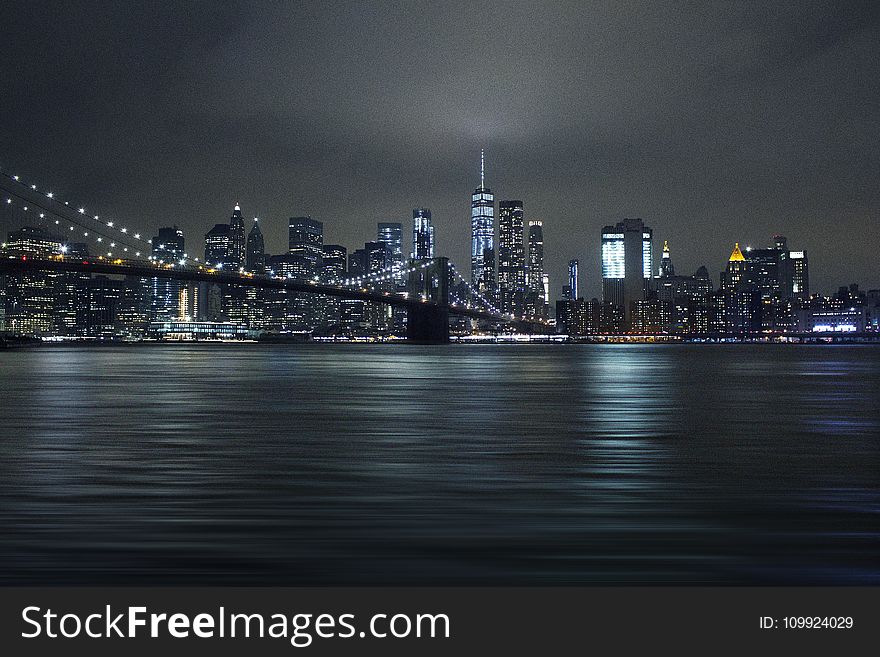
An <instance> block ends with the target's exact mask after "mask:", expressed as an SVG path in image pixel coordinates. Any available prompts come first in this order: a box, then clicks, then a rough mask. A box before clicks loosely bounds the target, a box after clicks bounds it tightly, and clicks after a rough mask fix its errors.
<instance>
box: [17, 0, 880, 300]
mask: <svg viewBox="0 0 880 657" xmlns="http://www.w3.org/2000/svg"><path fill="white" fill-rule="evenodd" d="M0 24H2V39H0V53H2V55H0V56H2V58H3V61H2V66H0V98H2V102H0V120H2V122H0V125H2V132H0V167H2V168H3V169H4V170H7V171H11V170H13V169H14V170H15V171H14V172H15V173H18V174H19V175H21V176H22V177H23V178H28V179H30V180H32V181H33V182H35V183H37V184H38V185H40V186H41V187H43V186H50V187H53V188H54V189H55V191H56V192H57V193H58V194H59V195H60V196H62V197H64V198H69V199H70V200H71V201H75V202H76V203H77V204H82V205H85V206H86V207H88V208H89V209H90V210H92V211H94V212H95V213H99V214H101V215H103V216H108V217H110V216H112V217H116V218H118V219H120V220H123V221H125V222H127V223H129V224H130V225H135V224H136V225H138V227H139V228H141V227H142V228H143V229H149V231H154V230H155V229H156V228H158V227H159V226H160V225H169V224H171V223H177V224H178V225H180V226H181V227H182V228H183V229H184V231H185V234H186V238H187V247H188V250H189V251H190V252H191V253H195V254H201V252H202V250H203V236H204V233H205V232H206V231H207V230H208V229H209V228H210V227H211V226H212V225H213V224H214V223H216V222H220V221H228V217H229V215H230V214H231V209H232V206H233V204H234V203H235V202H240V203H241V205H242V209H243V211H244V213H245V215H246V216H248V217H252V216H254V215H256V216H259V217H260V218H261V220H262V222H263V228H264V232H265V233H266V236H267V250H268V251H269V252H272V253H278V252H281V251H283V250H285V249H286V226H287V218H288V217H289V216H298V215H305V214H310V215H312V216H313V217H314V218H316V219H319V220H322V221H323V222H324V234H325V242H327V243H342V244H344V245H346V246H347V247H349V248H355V247H358V246H360V245H362V244H363V242H364V241H366V240H371V239H375V231H376V222H377V221H401V222H403V223H404V225H405V226H406V228H405V233H404V235H405V239H406V240H409V239H410V228H411V227H410V225H409V224H410V223H411V216H412V208H413V207H415V206H427V207H430V208H431V209H432V211H433V215H434V221H435V226H436V233H437V242H438V252H439V254H443V255H449V256H450V257H451V258H452V260H453V261H455V262H456V263H460V267H461V268H462V269H467V267H468V263H469V240H470V194H471V192H472V190H473V188H474V187H475V186H476V185H477V184H478V182H479V152H480V147H484V148H485V149H486V168H487V172H486V176H487V184H488V186H490V187H491V188H492V190H493V191H494V192H495V195H496V200H499V199H505V198H507V199H522V200H523V202H524V204H525V212H526V219H527V220H528V219H542V220H543V221H544V230H545V241H546V252H547V265H548V270H549V272H550V274H551V285H552V293H553V296H554V298H555V297H556V296H557V295H558V293H559V289H560V287H561V285H562V284H563V282H564V280H563V278H564V273H565V268H566V265H567V262H568V260H569V258H572V257H576V258H579V259H580V260H581V263H582V264H581V270H582V285H583V286H584V288H585V291H586V293H587V294H588V295H598V294H599V293H600V287H601V286H600V282H601V279H600V275H601V274H600V268H599V234H600V230H601V228H602V226H603V225H605V224H608V223H614V222H616V221H619V220H620V219H621V218H623V217H642V218H643V219H644V220H645V222H646V223H647V224H648V225H650V226H652V227H653V228H654V231H655V232H654V234H655V240H656V254H655V255H656V257H659V250H660V245H662V240H664V239H668V240H669V242H670V244H671V246H672V254H673V259H674V262H675V265H676V269H677V270H678V272H679V273H693V271H694V270H695V269H696V268H697V267H698V266H699V265H701V264H705V265H706V266H707V267H708V268H709V271H710V272H711V274H712V278H713V282H714V283H715V284H716V285H717V284H718V272H719V271H720V270H721V269H722V268H723V267H724V265H725V263H726V260H727V257H728V256H729V254H730V251H731V249H732V247H733V243H734V242H735V241H740V242H741V243H743V245H749V244H750V245H755V246H761V245H766V244H768V243H770V241H771V238H772V235H773V234H774V233H777V232H779V233H783V234H785V235H786V236H788V239H789V244H790V246H791V248H792V249H796V250H799V249H806V250H807V251H808V254H809V257H810V267H811V272H810V275H811V278H812V283H813V287H814V288H819V289H821V290H823V291H826V292H827V291H830V290H832V288H836V287H837V286H838V285H842V284H847V283H850V282H859V283H860V284H861V285H862V286H863V287H865V288H868V287H877V286H878V285H880V273H878V265H877V263H878V258H877V254H878V251H880V226H878V212H880V193H878V182H880V148H878V147H880V93H878V92H880V88H878V87H880V76H878V74H880V57H878V52H880V47H878V44H880V2H864V3H859V2H829V3H808V2H792V3H783V2H769V3H764V2H755V3H744V4H739V3H732V2H730V3H728V2H724V3H722V2H719V3H708V4H706V3H698V2H678V3H676V2H668V3H663V2H632V3H627V2H621V1H619V0H615V1H614V2H610V1H609V2H606V3H599V4H588V3H586V2H583V1H582V0H579V1H576V2H569V3H549V2H537V1H535V2H530V3H525V2H524V3H518V2H510V3H507V2H488V1H482V2H478V3H474V2H461V3H459V2H445V1H437V2H416V1H411V2H399V3H392V2H378V1H376V2H363V3H343V2H328V1H326V0H325V1H324V2H314V3H313V2H273V3H258V2H247V3H235V2H219V1H208V2H182V1H178V2H173V3H167V4H161V3H152V2H150V3H133V2H118V3H110V2H106V3H98V2H89V3H86V2H65V3H46V2H35V1H32V0H29V1H20V2H13V1H11V0H8V1H7V2H4V3H3V4H2V7H0Z"/></svg>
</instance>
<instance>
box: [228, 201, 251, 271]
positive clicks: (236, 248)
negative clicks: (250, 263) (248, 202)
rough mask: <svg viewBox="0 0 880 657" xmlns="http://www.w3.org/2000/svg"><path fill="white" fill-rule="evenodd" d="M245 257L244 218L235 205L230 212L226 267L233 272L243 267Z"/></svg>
mask: <svg viewBox="0 0 880 657" xmlns="http://www.w3.org/2000/svg"><path fill="white" fill-rule="evenodd" d="M245 257H246V241H245V236H244V218H243V217H242V216H241V208H240V207H239V206H238V204H237V203H236V204H235V208H234V209H233V211H232V218H230V220H229V248H228V249H227V251H226V266H227V267H229V268H231V269H233V270H237V269H239V268H240V267H244V265H245Z"/></svg>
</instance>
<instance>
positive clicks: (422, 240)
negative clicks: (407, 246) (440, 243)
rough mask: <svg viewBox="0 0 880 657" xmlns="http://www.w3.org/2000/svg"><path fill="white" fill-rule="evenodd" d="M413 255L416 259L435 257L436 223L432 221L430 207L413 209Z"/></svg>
mask: <svg viewBox="0 0 880 657" xmlns="http://www.w3.org/2000/svg"><path fill="white" fill-rule="evenodd" d="M412 257H413V259H414V260H427V259H429V258H433V257H434V225H433V224H432V223H431V210H430V209H429V208H415V209H413V248H412Z"/></svg>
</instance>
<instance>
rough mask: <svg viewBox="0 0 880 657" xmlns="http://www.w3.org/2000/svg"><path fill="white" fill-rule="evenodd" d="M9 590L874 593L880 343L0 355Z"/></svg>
mask: <svg viewBox="0 0 880 657" xmlns="http://www.w3.org/2000/svg"><path fill="white" fill-rule="evenodd" d="M0 368H2V369H0V372H2V380H3V384H4V385H3V389H2V391H0V432H2V441H0V524H2V527H3V535H2V538H0V563H2V565H0V582H2V583H7V584H12V583H95V584H104V583H120V584H121V583H149V584H162V583H227V584H235V583H238V584H308V583H317V584H355V583H369V584H430V583H442V584H463V583H468V584H498V583H501V584H565V583H572V584H575V583H644V582H651V583H749V584H752V583H874V584H876V583H878V582H880V569H878V567H877V565H876V559H875V558H876V554H877V552H878V547H880V525H878V518H880V481H878V478H880V475H878V473H880V459H878V453H880V444H878V443H880V405H878V391H880V350H878V349H875V348H871V347H796V346H782V345H780V346H772V345H738V346H732V345H724V346H704V345H693V346H687V345H685V346H658V345H607V346H605V345H565V346H563V345H509V346H500V345H499V346H486V345H468V346H449V347H416V346H410V345H397V346H391V345H375V346H371V345H357V346H356V345H346V346H323V345H322V346H309V345H304V346H296V347H287V346H263V345H242V346H232V345H223V346H183V345H180V346H178V345H173V346H166V347H129V348H47V349H39V350H28V351H11V352H6V353H2V354H0Z"/></svg>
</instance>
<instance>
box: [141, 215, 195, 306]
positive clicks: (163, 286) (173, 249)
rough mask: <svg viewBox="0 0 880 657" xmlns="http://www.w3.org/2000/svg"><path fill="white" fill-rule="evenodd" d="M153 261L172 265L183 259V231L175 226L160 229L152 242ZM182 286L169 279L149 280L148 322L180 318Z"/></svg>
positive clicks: (178, 282) (184, 251)
mask: <svg viewBox="0 0 880 657" xmlns="http://www.w3.org/2000/svg"><path fill="white" fill-rule="evenodd" d="M152 244H153V259H154V260H156V261H158V262H159V263H160V264H164V263H174V264H176V263H177V262H178V261H180V260H182V259H183V257H184V253H186V250H185V242H184V239H183V231H182V230H180V228H178V227H177V226H166V227H164V228H160V229H159V232H158V234H157V235H156V236H155V237H154V238H153V240H152ZM182 288H183V284H182V283H181V282H180V281H177V280H174V279H170V278H153V279H151V303H150V320H151V321H154V322H157V321H166V320H171V319H178V318H179V316H180V291H181V289H182Z"/></svg>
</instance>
